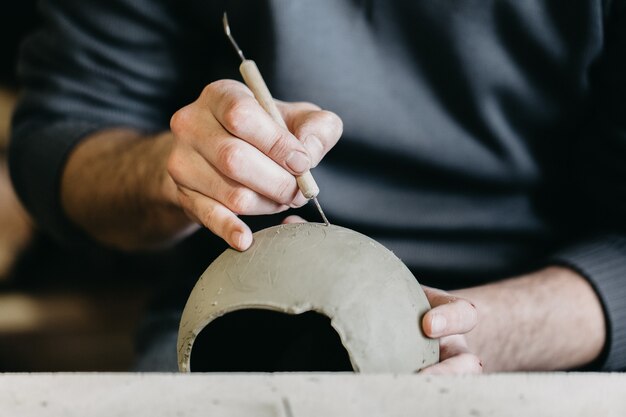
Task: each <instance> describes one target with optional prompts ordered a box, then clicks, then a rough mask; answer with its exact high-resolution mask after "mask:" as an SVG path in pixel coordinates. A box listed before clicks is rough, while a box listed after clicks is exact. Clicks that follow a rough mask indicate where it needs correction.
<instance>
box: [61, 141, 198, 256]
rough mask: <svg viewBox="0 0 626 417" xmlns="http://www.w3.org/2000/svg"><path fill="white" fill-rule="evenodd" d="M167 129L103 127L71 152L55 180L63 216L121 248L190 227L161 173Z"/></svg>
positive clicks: (153, 242) (169, 237)
mask: <svg viewBox="0 0 626 417" xmlns="http://www.w3.org/2000/svg"><path fill="white" fill-rule="evenodd" d="M171 146H172V137H171V133H169V132H168V133H163V134H161V135H158V136H155V137H146V136H143V135H140V134H138V133H137V132H134V131H132V130H121V129H119V130H107V131H103V132H99V133H96V134H94V135H92V136H91V137H89V138H87V139H85V140H84V141H83V142H81V143H80V144H79V145H78V146H77V147H76V149H75V150H74V151H73V152H72V153H71V155H70V157H69V159H68V162H67V164H66V167H65V170H64V172H63V176H62V181H61V201H62V205H63V209H64V211H65V212H66V214H67V215H68V217H69V218H70V219H71V220H72V221H73V222H74V223H75V224H76V225H78V226H79V227H80V228H81V229H83V230H84V231H85V232H86V233H87V234H89V235H90V236H91V237H92V238H94V239H95V240H97V241H99V242H101V243H103V244H105V245H107V246H112V247H115V248H118V249H122V250H136V249H146V248H150V247H155V246H159V245H163V244H167V243H168V242H171V241H173V240H175V239H176V237H177V236H179V235H181V234H184V233H185V231H187V230H189V229H190V228H192V227H194V226H193V224H192V222H191V221H190V220H189V219H188V218H187V217H186V216H185V215H184V213H183V212H182V210H181V209H180V208H179V207H178V206H177V204H176V201H175V199H176V197H175V196H176V193H175V185H174V183H173V181H172V180H171V179H170V178H169V176H168V174H167V169H166V165H167V157H168V155H169V152H170V149H171Z"/></svg>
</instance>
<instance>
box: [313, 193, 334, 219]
mask: <svg viewBox="0 0 626 417" xmlns="http://www.w3.org/2000/svg"><path fill="white" fill-rule="evenodd" d="M313 202H314V203H315V206H316V207H317V211H319V212H320V215H321V216H322V219H323V220H324V224H326V226H330V222H329V221H328V219H327V218H326V215H325V214H324V210H322V206H320V202H319V201H317V197H313Z"/></svg>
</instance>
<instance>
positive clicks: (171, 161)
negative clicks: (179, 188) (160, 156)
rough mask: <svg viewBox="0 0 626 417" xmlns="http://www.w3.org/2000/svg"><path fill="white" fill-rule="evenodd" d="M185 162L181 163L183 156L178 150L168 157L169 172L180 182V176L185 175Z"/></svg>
mask: <svg viewBox="0 0 626 417" xmlns="http://www.w3.org/2000/svg"><path fill="white" fill-rule="evenodd" d="M183 166H184V164H182V163H181V158H180V156H179V155H178V153H177V152H172V153H171V154H170V156H169V157H168V158H167V167H166V168H167V172H168V174H170V177H172V179H173V180H174V181H175V182H177V183H178V182H180V178H181V177H182V175H183V170H182V167H183Z"/></svg>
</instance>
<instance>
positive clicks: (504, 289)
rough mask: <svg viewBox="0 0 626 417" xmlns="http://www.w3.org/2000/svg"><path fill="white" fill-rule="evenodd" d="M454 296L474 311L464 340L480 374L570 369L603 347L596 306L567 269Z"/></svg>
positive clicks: (598, 306)
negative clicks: (472, 325) (476, 358)
mask: <svg viewBox="0 0 626 417" xmlns="http://www.w3.org/2000/svg"><path fill="white" fill-rule="evenodd" d="M455 294H457V295H458V296H461V297H464V298H467V299H468V300H471V301H472V302H473V303H474V304H475V305H476V307H477V310H478V314H479V320H478V323H479V324H478V325H477V326H476V328H474V329H473V330H472V331H471V332H470V333H468V334H467V339H468V343H469V345H470V349H471V350H472V351H474V352H476V353H477V355H478V356H479V357H480V358H481V359H482V360H483V365H484V367H485V370H486V371H515V370H559V369H571V368H575V367H578V366H582V365H585V364H588V363H590V362H591V361H593V360H594V359H595V358H597V357H598V355H599V354H600V353H601V351H602V348H603V346H604V343H605V338H606V334H605V333H606V330H605V321H604V314H603V311H602V306H601V304H600V301H599V300H598V297H597V295H596V293H595V292H594V290H593V289H592V288H591V286H590V285H589V283H588V282H587V281H586V280H585V279H584V278H583V277H581V276H580V275H578V274H577V273H576V272H574V271H572V270H570V269H567V268H561V267H549V268H546V269H543V270H541V271H538V272H536V273H533V274H529V275H524V276H521V277H517V278H513V279H509V280H505V281H500V282H496V283H492V284H489V285H484V286H480V287H473V288H468V289H463V290H459V291H456V292H455Z"/></svg>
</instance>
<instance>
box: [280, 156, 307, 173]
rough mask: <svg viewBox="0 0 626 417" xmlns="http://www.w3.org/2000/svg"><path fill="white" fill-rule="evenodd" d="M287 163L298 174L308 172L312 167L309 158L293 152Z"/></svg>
mask: <svg viewBox="0 0 626 417" xmlns="http://www.w3.org/2000/svg"><path fill="white" fill-rule="evenodd" d="M285 162H286V163H287V166H288V167H289V169H291V170H292V171H293V172H298V173H300V172H305V171H307V170H308V169H309V165H310V162H309V158H308V157H307V156H306V155H305V154H303V153H302V152H298V151H293V152H291V153H290V154H289V156H288V157H287V160H286V161H285Z"/></svg>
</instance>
